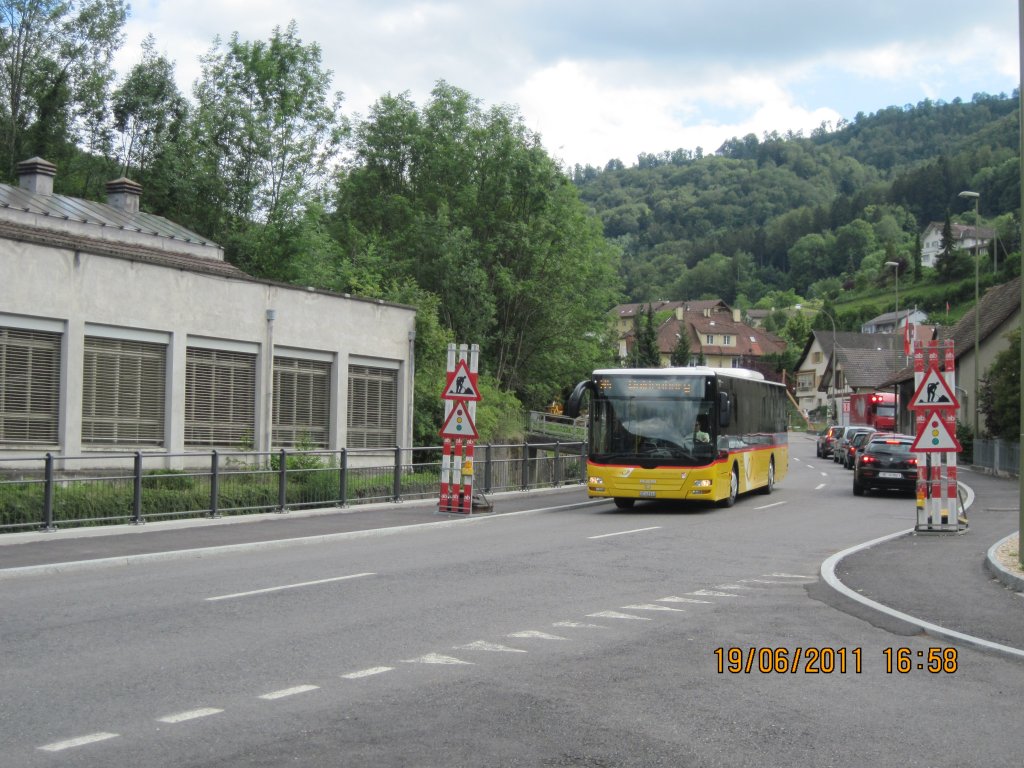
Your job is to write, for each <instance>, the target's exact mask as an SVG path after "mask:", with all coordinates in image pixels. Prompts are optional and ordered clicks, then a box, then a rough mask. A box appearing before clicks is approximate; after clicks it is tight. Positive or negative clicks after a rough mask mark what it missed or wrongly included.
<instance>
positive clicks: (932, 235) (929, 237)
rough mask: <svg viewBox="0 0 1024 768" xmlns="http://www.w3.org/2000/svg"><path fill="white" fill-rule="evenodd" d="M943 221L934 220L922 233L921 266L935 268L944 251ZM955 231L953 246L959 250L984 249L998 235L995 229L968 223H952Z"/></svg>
mask: <svg viewBox="0 0 1024 768" xmlns="http://www.w3.org/2000/svg"><path fill="white" fill-rule="evenodd" d="M943 226H944V225H943V222H941V221H933V222H931V223H930V224H929V225H928V226H927V227H925V229H924V234H923V235H921V266H922V267H931V268H932V269H934V268H935V266H936V264H937V263H938V260H939V254H941V253H942V227H943ZM950 229H951V230H952V232H953V247H954V248H956V249H958V250H966V251H972V250H974V249H975V248H977V249H978V250H979V251H984V250H985V249H986V248H988V246H989V243H991V242H992V241H993V240H994V239H995V237H996V231H995V230H994V229H988V228H986V227H971V226H967V225H966V224H950Z"/></svg>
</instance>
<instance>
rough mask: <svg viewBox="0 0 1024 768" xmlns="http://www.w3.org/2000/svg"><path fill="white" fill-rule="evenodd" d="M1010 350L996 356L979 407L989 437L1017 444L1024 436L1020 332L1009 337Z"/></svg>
mask: <svg viewBox="0 0 1024 768" xmlns="http://www.w3.org/2000/svg"><path fill="white" fill-rule="evenodd" d="M1007 338H1008V339H1009V341H1010V346H1009V348H1008V349H1005V350H1003V351H1002V352H1000V353H999V354H998V355H996V358H995V360H993V361H992V365H991V367H990V368H989V369H988V370H987V371H986V372H985V376H984V378H983V379H982V381H981V385H980V389H981V392H980V393H979V400H978V403H979V406H980V408H981V413H982V415H983V416H984V417H985V433H986V435H987V436H989V437H997V438H1002V439H1004V440H1017V439H1018V438H1019V436H1020V330H1019V329H1017V330H1014V331H1013V332H1011V333H1009V334H1008V335H1007Z"/></svg>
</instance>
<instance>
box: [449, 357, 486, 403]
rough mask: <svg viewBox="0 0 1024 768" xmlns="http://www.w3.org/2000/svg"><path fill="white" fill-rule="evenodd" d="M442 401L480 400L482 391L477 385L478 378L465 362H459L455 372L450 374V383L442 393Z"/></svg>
mask: <svg viewBox="0 0 1024 768" xmlns="http://www.w3.org/2000/svg"><path fill="white" fill-rule="evenodd" d="M441 399H442V400H472V401H474V402H475V401H478V400H480V399H481V398H480V390H479V389H478V388H477V385H476V376H473V375H472V374H470V372H469V366H468V365H466V361H465V360H459V362H458V363H457V364H456V366H455V370H454V371H452V372H451V373H449V374H448V383H447V384H446V385H445V388H444V392H442V393H441Z"/></svg>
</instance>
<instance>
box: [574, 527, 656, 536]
mask: <svg viewBox="0 0 1024 768" xmlns="http://www.w3.org/2000/svg"><path fill="white" fill-rule="evenodd" d="M659 528H661V526H660V525H652V526H651V527H650V528H634V529H633V530H631V531H618V532H617V533H602V534H601V535H600V536H587V538H588V539H607V538H608V537H609V536H625V535H626V534H627V533H643V532H644V531H656V530H658V529H659Z"/></svg>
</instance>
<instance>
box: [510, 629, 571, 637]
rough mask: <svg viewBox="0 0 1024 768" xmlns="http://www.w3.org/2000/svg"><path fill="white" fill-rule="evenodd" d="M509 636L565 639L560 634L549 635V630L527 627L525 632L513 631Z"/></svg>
mask: <svg viewBox="0 0 1024 768" xmlns="http://www.w3.org/2000/svg"><path fill="white" fill-rule="evenodd" d="M509 637H523V638H527V639H532V640H565V638H564V637H559V636H558V635H549V634H548V633H547V632H538V631H537V630H535V629H527V630H525V631H523V632H513V633H512V634H511V635H509Z"/></svg>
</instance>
